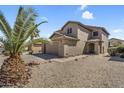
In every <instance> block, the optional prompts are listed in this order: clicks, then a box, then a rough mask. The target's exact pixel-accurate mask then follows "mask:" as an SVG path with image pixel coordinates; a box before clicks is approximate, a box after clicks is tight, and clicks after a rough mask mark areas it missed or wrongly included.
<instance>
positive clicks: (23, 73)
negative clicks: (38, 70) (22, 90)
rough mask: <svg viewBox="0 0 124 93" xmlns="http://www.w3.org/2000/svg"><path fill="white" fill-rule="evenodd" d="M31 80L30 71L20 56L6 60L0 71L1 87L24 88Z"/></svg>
mask: <svg viewBox="0 0 124 93" xmlns="http://www.w3.org/2000/svg"><path fill="white" fill-rule="evenodd" d="M29 78H30V72H29V69H28V68H27V67H26V65H25V64H24V62H23V61H22V60H21V57H20V55H18V54H13V55H11V56H10V57H9V58H8V59H6V60H4V63H3V65H2V66H1V69H0V86H5V87H13V86H14V87H15V86H16V87H23V86H24V85H25V84H26V83H28V79H29Z"/></svg>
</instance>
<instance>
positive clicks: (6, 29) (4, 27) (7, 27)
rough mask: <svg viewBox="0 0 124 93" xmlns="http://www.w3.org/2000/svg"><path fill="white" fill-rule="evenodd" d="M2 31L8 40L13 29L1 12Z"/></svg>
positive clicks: (0, 25)
mask: <svg viewBox="0 0 124 93" xmlns="http://www.w3.org/2000/svg"><path fill="white" fill-rule="evenodd" d="M0 30H1V31H2V32H3V34H4V35H5V36H6V37H7V38H10V37H11V32H12V29H11V27H10V25H9V24H8V22H7V21H6V18H5V17H4V15H3V13H2V12H1V11H0Z"/></svg>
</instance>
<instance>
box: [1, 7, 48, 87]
mask: <svg viewBox="0 0 124 93" xmlns="http://www.w3.org/2000/svg"><path fill="white" fill-rule="evenodd" d="M36 17H37V14H36V12H35V11H34V10H33V9H32V8H24V7H20V8H19V10H18V14H17V17H16V22H15V24H14V27H13V28H11V27H10V25H9V24H8V22H7V20H6V18H5V16H4V15H3V13H2V12H0V30H1V31H2V33H3V34H4V38H0V41H1V42H2V43H3V44H4V48H5V50H7V51H9V53H10V56H9V57H8V58H7V59H6V60H4V63H3V65H2V66H1V69H0V84H2V83H3V85H5V86H6V85H12V86H13V85H17V86H21V85H22V84H25V83H27V82H26V81H27V80H28V79H29V76H30V73H29V70H28V69H27V66H26V65H25V63H24V62H23V60H22V59H21V55H20V53H21V51H22V49H23V46H24V44H25V43H26V42H27V40H29V38H30V36H31V35H32V33H33V32H34V31H35V30H36V29H37V27H38V26H40V25H41V24H43V23H46V21H42V22H40V23H38V24H34V23H35V20H36Z"/></svg>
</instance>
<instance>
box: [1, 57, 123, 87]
mask: <svg viewBox="0 0 124 93" xmlns="http://www.w3.org/2000/svg"><path fill="white" fill-rule="evenodd" d="M0 59H1V60H0V61H2V58H0ZM24 59H26V60H27V61H29V60H30V61H31V60H33V59H35V60H36V59H37V61H39V62H40V61H44V59H40V58H38V57H35V56H28V55H26V56H25V57H24ZM115 59H117V58H110V57H104V56H102V55H100V56H98V55H91V56H88V57H86V58H82V59H78V60H74V61H70V62H50V63H49V62H48V63H44V64H40V65H38V66H34V67H32V78H31V80H30V83H28V84H27V85H26V86H25V87H35V88H38V87H81V88H82V87H124V61H123V60H118V61H115Z"/></svg>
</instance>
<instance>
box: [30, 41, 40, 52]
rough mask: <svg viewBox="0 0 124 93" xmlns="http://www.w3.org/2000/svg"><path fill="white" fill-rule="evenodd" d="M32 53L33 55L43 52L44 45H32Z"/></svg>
mask: <svg viewBox="0 0 124 93" xmlns="http://www.w3.org/2000/svg"><path fill="white" fill-rule="evenodd" d="M31 49H32V52H33V53H39V52H42V44H38V43H37V44H32V47H31Z"/></svg>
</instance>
